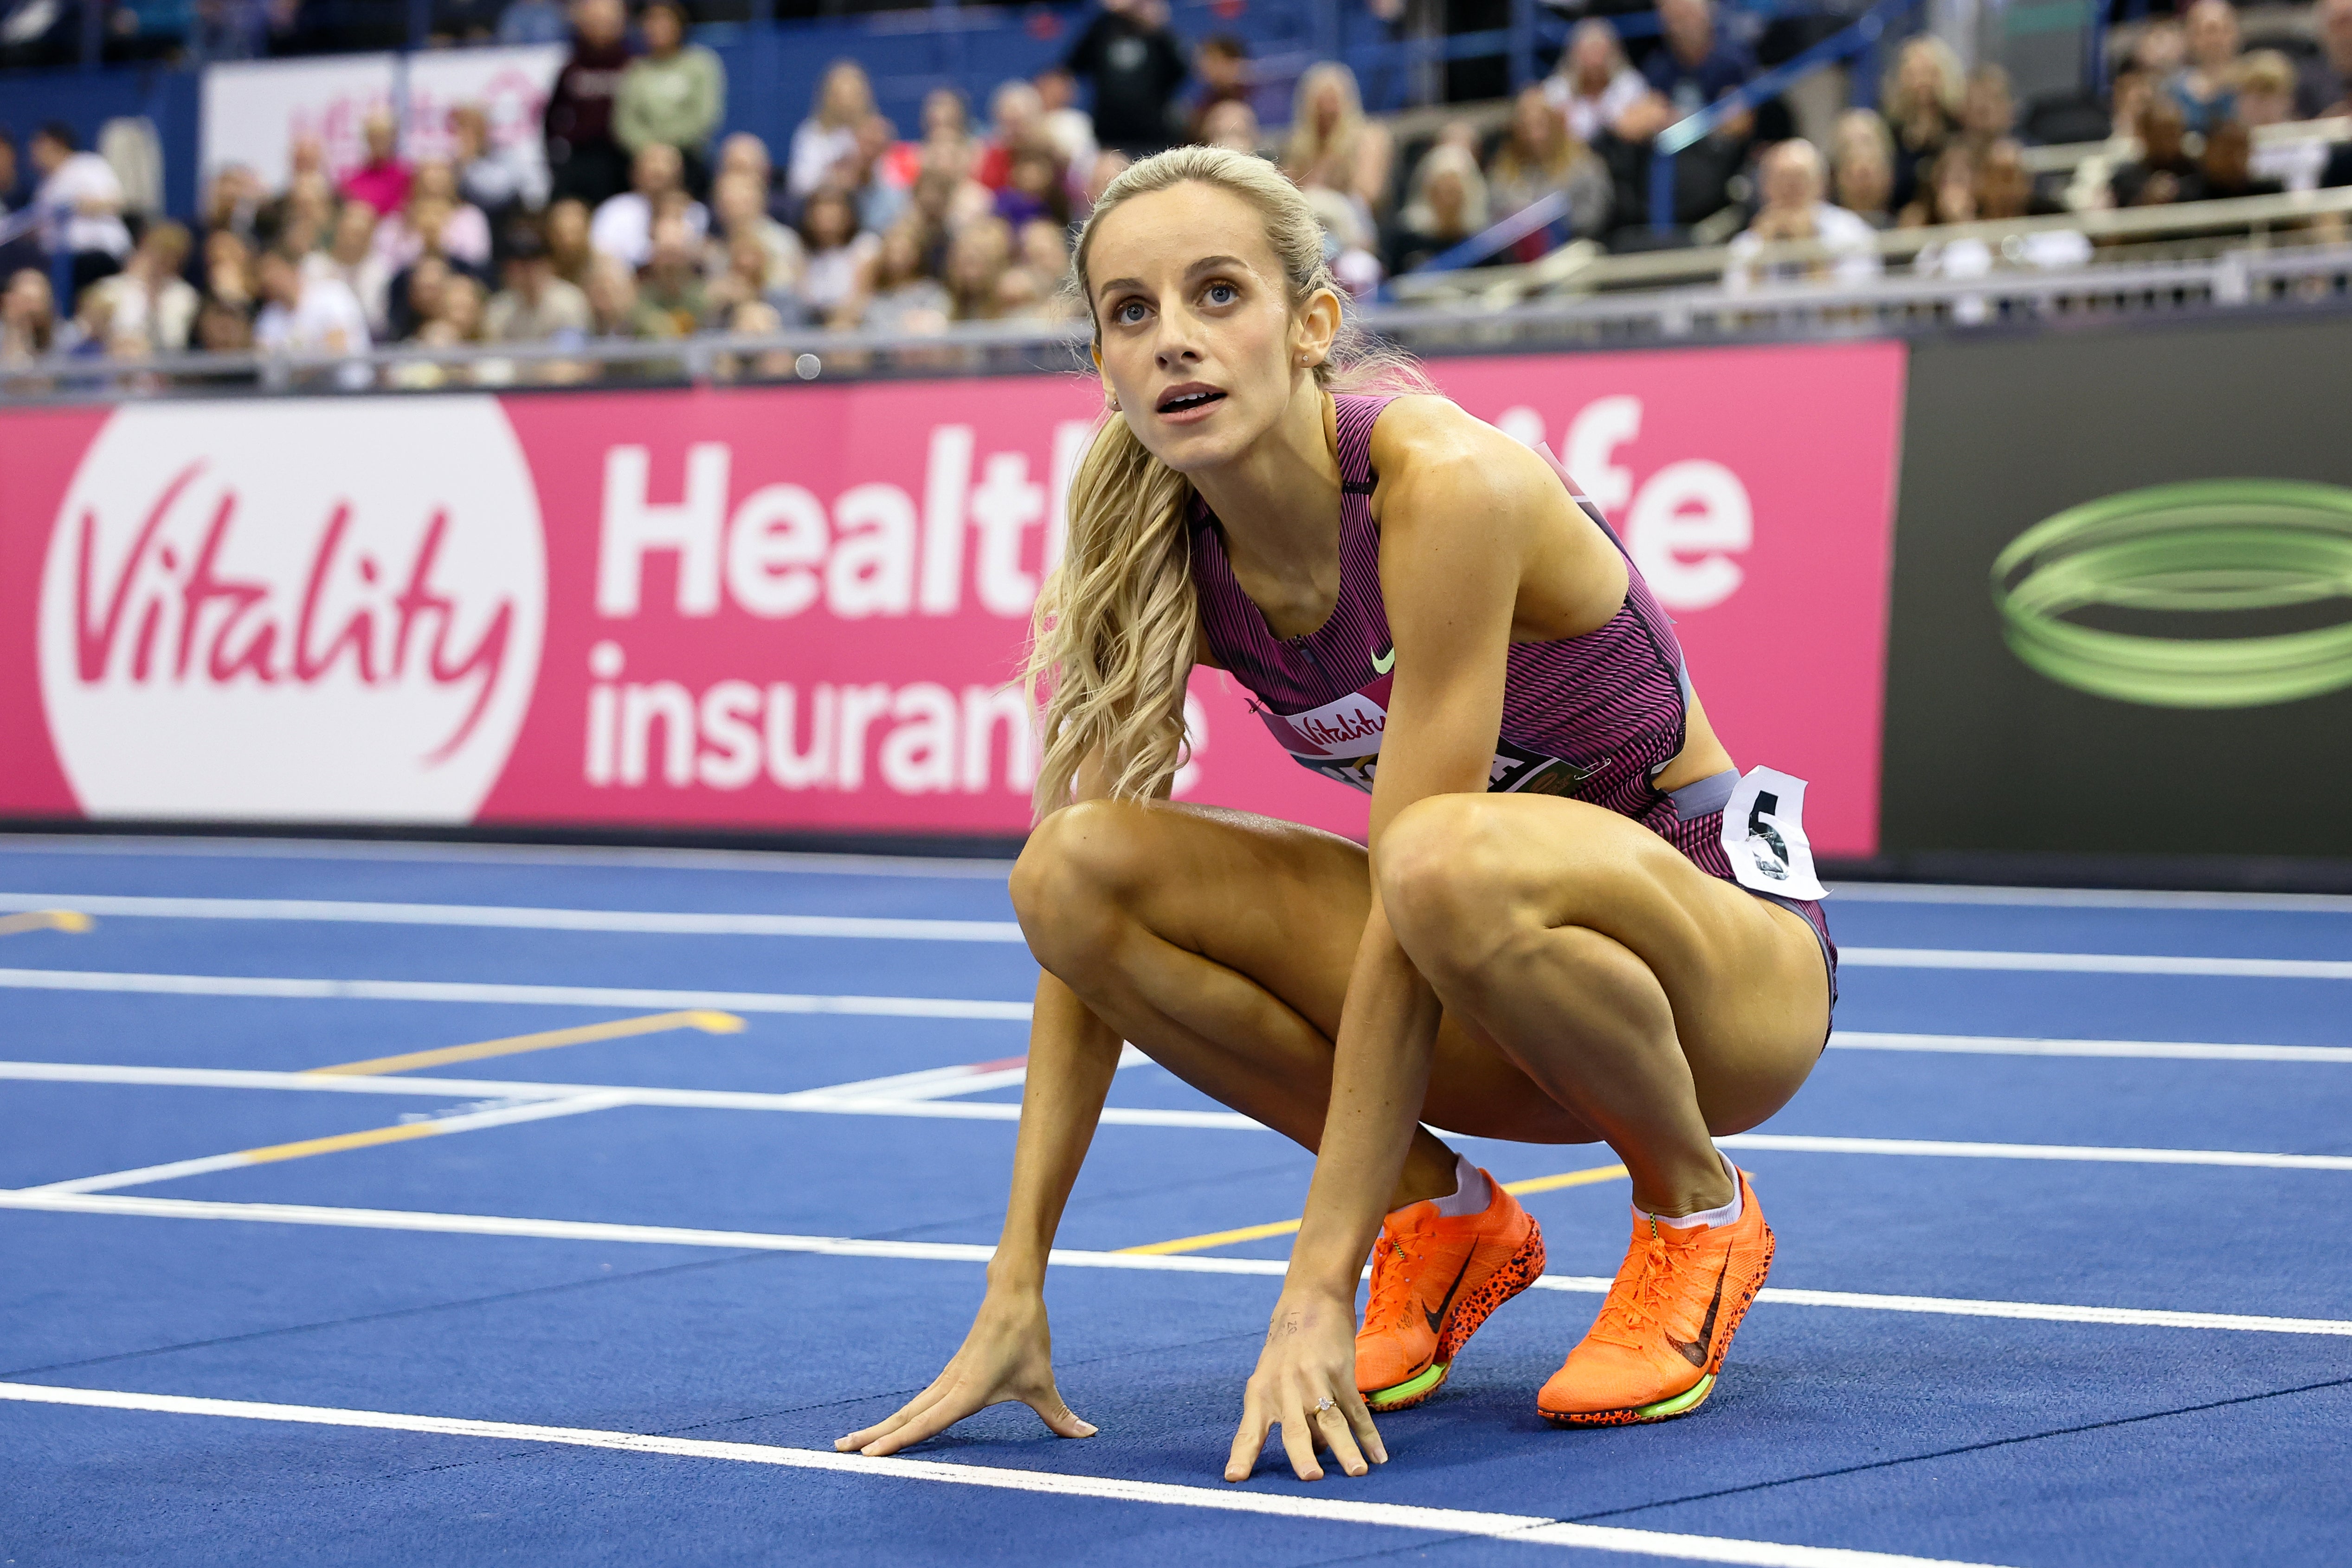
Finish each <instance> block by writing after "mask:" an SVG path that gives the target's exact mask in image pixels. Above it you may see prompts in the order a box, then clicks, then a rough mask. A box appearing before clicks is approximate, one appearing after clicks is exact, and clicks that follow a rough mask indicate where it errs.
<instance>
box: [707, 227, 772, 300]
mask: <svg viewBox="0 0 2352 1568" xmlns="http://www.w3.org/2000/svg"><path fill="white" fill-rule="evenodd" d="M772 262H773V258H772V257H771V256H770V255H769V253H768V248H767V247H765V246H763V245H761V243H760V238H759V236H757V235H755V234H749V233H739V234H737V235H736V236H735V237H733V238H731V239H726V240H713V241H711V242H710V244H709V246H708V247H706V249H705V252H704V258H703V274H704V283H703V289H702V302H703V304H704V305H705V307H707V308H708V309H709V311H710V313H711V315H712V316H714V317H717V318H719V319H722V320H723V319H725V318H726V317H727V316H728V315H729V314H730V313H731V312H732V311H733V310H735V308H736V307H737V306H739V305H742V304H746V303H750V302H753V301H757V300H768V299H772V298H773V299H781V300H785V301H786V302H787V303H790V302H792V301H793V298H794V296H793V289H792V287H791V281H792V280H791V279H790V278H788V277H786V278H779V277H778V276H777V275H776V274H775V273H774V272H773V271H772Z"/></svg>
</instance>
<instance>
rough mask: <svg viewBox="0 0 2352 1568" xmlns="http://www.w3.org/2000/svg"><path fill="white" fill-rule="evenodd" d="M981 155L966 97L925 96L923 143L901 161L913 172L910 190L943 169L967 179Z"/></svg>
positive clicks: (941, 92) (947, 91) (938, 92)
mask: <svg viewBox="0 0 2352 1568" xmlns="http://www.w3.org/2000/svg"><path fill="white" fill-rule="evenodd" d="M980 152H981V148H980V142H979V141H978V140H977V139H976V138H974V137H973V135H972V133H971V115H970V114H969V113H968V112H967V111H966V110H965V109H964V102H963V94H961V93H960V92H958V91H956V89H953V88H951V87H935V88H933V89H931V90H930V91H929V92H927V93H925V94H924V95H923V124H922V140H921V142H919V143H917V144H915V145H913V146H910V147H908V148H907V149H906V150H905V154H904V157H903V159H902V160H901V162H902V163H903V164H904V166H905V167H906V168H908V169H909V170H911V171H913V173H911V174H908V181H907V185H908V189H909V190H912V189H913V188H914V182H915V176H916V175H917V174H920V173H921V171H923V170H925V169H943V170H946V171H948V172H949V173H950V174H954V175H955V176H956V177H957V178H958V179H962V178H964V177H965V176H967V175H968V174H971V171H972V170H973V169H975V168H977V167H978V166H979V164H980ZM821 183H822V182H820V184H821ZM810 188H811V189H814V188H815V187H814V186H812V187H810Z"/></svg>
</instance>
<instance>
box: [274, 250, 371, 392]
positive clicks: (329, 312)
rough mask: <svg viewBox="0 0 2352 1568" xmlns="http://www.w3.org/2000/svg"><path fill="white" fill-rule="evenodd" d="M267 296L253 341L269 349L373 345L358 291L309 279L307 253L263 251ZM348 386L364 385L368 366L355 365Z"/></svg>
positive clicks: (350, 349)
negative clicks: (305, 268) (304, 262)
mask: <svg viewBox="0 0 2352 1568" xmlns="http://www.w3.org/2000/svg"><path fill="white" fill-rule="evenodd" d="M259 280H260V284H261V298H262V299H263V300H265V301H267V302H266V303H265V304H264V305H263V306H262V308H261V314H260V315H259V316H258V317H257V318H255V320H254V323H253V342H254V346H255V347H256V348H258V349H259V350H260V351H261V352H262V353H269V354H283V353H297V354H361V353H366V352H367V350H368V346H369V338H368V327H367V316H366V314H365V312H363V311H362V310H361V309H360V302H359V298H358V296H356V295H354V294H353V293H352V291H351V290H350V289H347V288H345V287H344V286H343V285H342V284H341V282H339V281H338V280H336V279H332V278H315V279H314V278H305V277H303V276H302V258H300V257H299V256H296V255H293V254H292V253H290V252H289V251H287V250H285V249H283V248H282V247H272V248H271V249H268V250H266V251H263V252H262V254H261V266H260V270H259ZM340 379H341V382H342V384H343V385H344V386H346V387H356V386H363V385H365V384H367V383H368V381H369V380H370V377H369V376H368V374H367V371H366V368H365V367H364V366H361V365H353V366H351V367H350V369H349V372H348V373H347V374H345V375H343V376H342V377H341V378H340Z"/></svg>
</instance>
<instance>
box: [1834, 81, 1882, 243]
mask: <svg viewBox="0 0 2352 1568" xmlns="http://www.w3.org/2000/svg"><path fill="white" fill-rule="evenodd" d="M1832 147H1833V149H1834V150H1833V152H1832V154H1831V159H1830V167H1831V169H1832V185H1833V187H1834V195H1836V198H1837V205H1839V206H1841V207H1843V208H1844V209H1845V210H1846V211H1847V212H1850V213H1852V214H1853V216H1856V217H1858V218H1860V219H1861V220H1862V221H1863V222H1864V223H1866V224H1868V225H1869V226H1871V227H1873V228H1891V227H1892V226H1894V224H1895V213H1894V202H1895V138H1894V137H1893V136H1892V135H1891V134H1890V133H1889V132H1887V129H1886V121H1884V120H1881V119H1880V118H1878V116H1877V115H1875V114H1874V113H1872V112H1871V111H1870V110H1867V109H1849V110H1846V111H1845V112H1844V113H1843V114H1841V115H1839V116H1838V119H1837V136H1836V140H1835V142H1833V143H1832Z"/></svg>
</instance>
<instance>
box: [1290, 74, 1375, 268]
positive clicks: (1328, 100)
mask: <svg viewBox="0 0 2352 1568" xmlns="http://www.w3.org/2000/svg"><path fill="white" fill-rule="evenodd" d="M1395 159H1396V149H1395V144H1394V143H1393V142H1391V141H1390V140H1389V133H1388V129H1387V127H1385V126H1383V125H1381V124H1378V123H1376V122H1375V121H1370V120H1368V119H1366V118H1365V117H1364V100H1363V98H1362V96H1361V95H1360V94H1359V93H1358V92H1357V90H1356V73H1355V72H1353V71H1351V70H1349V68H1347V67H1346V66H1344V65H1341V64H1340V63H1339V62H1338V61H1337V60H1322V61H1318V63H1316V64H1314V65H1311V66H1308V67H1307V69H1306V71H1305V73H1304V74H1302V75H1301V76H1300V77H1299V79H1298V86H1297V89H1296V90H1295V91H1294V92H1293V93H1292V95H1291V100H1290V140H1289V143H1288V145H1287V146H1286V148H1285V149H1284V151H1283V155H1282V172H1283V173H1284V174H1288V175H1289V176H1290V178H1291V181H1292V183H1293V184H1297V186H1298V188H1299V189H1300V190H1311V189H1313V188H1315V187H1316V186H1318V185H1319V186H1322V187H1324V188H1326V189H1328V190H1334V191H1337V192H1339V194H1340V195H1343V196H1346V197H1347V198H1348V199H1349V200H1350V201H1352V202H1354V203H1355V204H1356V205H1357V206H1358V208H1359V209H1360V212H1361V213H1362V215H1363V220H1364V223H1365V226H1367V227H1370V226H1372V225H1373V224H1374V223H1376V222H1377V221H1378V220H1379V218H1380V216H1381V213H1382V212H1384V211H1386V210H1387V207H1388V200H1389V176H1390V174H1391V169H1392V168H1393V166H1394V163H1395Z"/></svg>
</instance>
